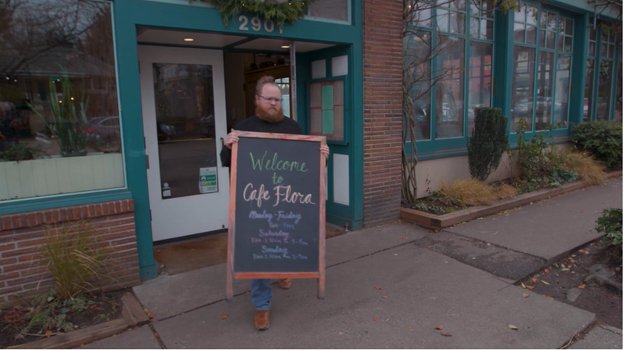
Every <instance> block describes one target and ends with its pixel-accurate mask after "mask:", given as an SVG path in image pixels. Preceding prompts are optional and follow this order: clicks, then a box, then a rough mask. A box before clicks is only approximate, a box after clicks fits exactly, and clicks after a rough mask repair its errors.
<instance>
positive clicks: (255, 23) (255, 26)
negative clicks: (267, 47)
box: [238, 15, 282, 34]
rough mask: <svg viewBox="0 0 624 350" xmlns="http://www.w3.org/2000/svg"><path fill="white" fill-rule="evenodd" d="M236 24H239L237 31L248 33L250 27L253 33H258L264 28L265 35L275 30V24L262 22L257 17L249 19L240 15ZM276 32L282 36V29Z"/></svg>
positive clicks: (268, 21) (265, 20)
mask: <svg viewBox="0 0 624 350" xmlns="http://www.w3.org/2000/svg"><path fill="white" fill-rule="evenodd" d="M238 22H240V25H239V26H238V29H239V30H242V31H249V27H250V25H251V30H253V31H254V32H259V31H260V29H262V28H264V31H265V32H267V33H272V32H273V30H275V23H273V20H270V19H264V21H262V20H261V19H260V17H258V16H254V17H252V18H251V19H249V17H247V16H245V15H240V16H238ZM278 30H279V33H280V34H282V29H281V28H278Z"/></svg>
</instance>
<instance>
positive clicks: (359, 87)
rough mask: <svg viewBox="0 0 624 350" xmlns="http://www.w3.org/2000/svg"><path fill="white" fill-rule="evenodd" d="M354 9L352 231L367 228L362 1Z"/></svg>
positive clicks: (352, 47)
mask: <svg viewBox="0 0 624 350" xmlns="http://www.w3.org/2000/svg"><path fill="white" fill-rule="evenodd" d="M353 3H355V6H354V9H353V25H354V27H355V28H357V34H356V40H354V42H353V45H352V46H351V51H350V53H349V67H350V68H349V74H350V75H351V86H352V89H351V96H352V98H353V100H352V102H353V104H352V106H351V115H352V116H353V118H351V128H352V130H353V133H352V135H353V136H351V140H352V141H353V143H352V147H353V150H352V153H353V157H352V159H351V165H350V167H351V169H353V174H351V179H352V180H353V184H352V188H353V189H354V191H353V192H352V193H351V199H350V200H351V201H352V202H351V203H352V204H351V207H352V209H353V220H352V225H351V227H352V230H357V229H360V228H362V227H363V226H364V43H363V40H364V37H363V34H364V33H363V9H362V6H363V5H362V1H355V2H353Z"/></svg>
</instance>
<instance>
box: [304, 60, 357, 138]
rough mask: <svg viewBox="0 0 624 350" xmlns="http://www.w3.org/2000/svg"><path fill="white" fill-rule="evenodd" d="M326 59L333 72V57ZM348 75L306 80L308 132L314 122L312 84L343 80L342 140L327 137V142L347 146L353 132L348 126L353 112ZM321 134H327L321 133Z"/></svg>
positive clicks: (327, 66) (327, 65)
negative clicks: (350, 103)
mask: <svg viewBox="0 0 624 350" xmlns="http://www.w3.org/2000/svg"><path fill="white" fill-rule="evenodd" d="M326 61H327V62H326V69H327V71H328V73H331V59H328V60H326ZM348 77H349V75H339V76H335V77H330V76H327V77H326V78H317V79H308V80H307V81H306V89H305V91H306V106H308V110H307V111H306V113H307V120H306V122H307V125H306V128H307V130H308V132H309V131H310V129H311V127H310V124H311V123H312V115H310V84H314V83H323V82H330V81H339V80H340V81H342V86H343V88H344V91H343V93H342V105H343V110H344V111H343V115H342V118H343V121H342V122H343V132H342V141H337V140H330V139H327V143H328V144H331V145H341V146H347V145H348V144H349V140H350V139H351V134H350V130H351V128H350V127H348V125H351V124H350V120H348V116H349V115H350V113H351V108H350V106H349V100H350V99H349V98H347V96H350V93H351V91H350V90H349V84H348ZM319 136H325V135H319Z"/></svg>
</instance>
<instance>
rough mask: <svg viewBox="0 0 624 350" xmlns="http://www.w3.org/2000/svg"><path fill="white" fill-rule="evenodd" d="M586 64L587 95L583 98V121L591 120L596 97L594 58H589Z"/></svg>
mask: <svg viewBox="0 0 624 350" xmlns="http://www.w3.org/2000/svg"><path fill="white" fill-rule="evenodd" d="M586 62H587V63H586V66H585V97H584V99H583V121H588V120H590V113H591V112H592V110H593V107H592V106H593V99H594V93H593V91H594V62H595V61H594V60H593V59H587V61H586Z"/></svg>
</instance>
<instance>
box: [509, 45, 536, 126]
mask: <svg viewBox="0 0 624 350" xmlns="http://www.w3.org/2000/svg"><path fill="white" fill-rule="evenodd" d="M513 57H514V61H513V75H512V79H511V85H512V92H511V131H512V132H516V131H518V122H519V121H520V118H524V119H525V120H526V121H527V123H528V124H529V126H530V125H532V124H533V91H534V79H533V77H534V72H535V49H534V48H530V47H523V46H514V56H513Z"/></svg>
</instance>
